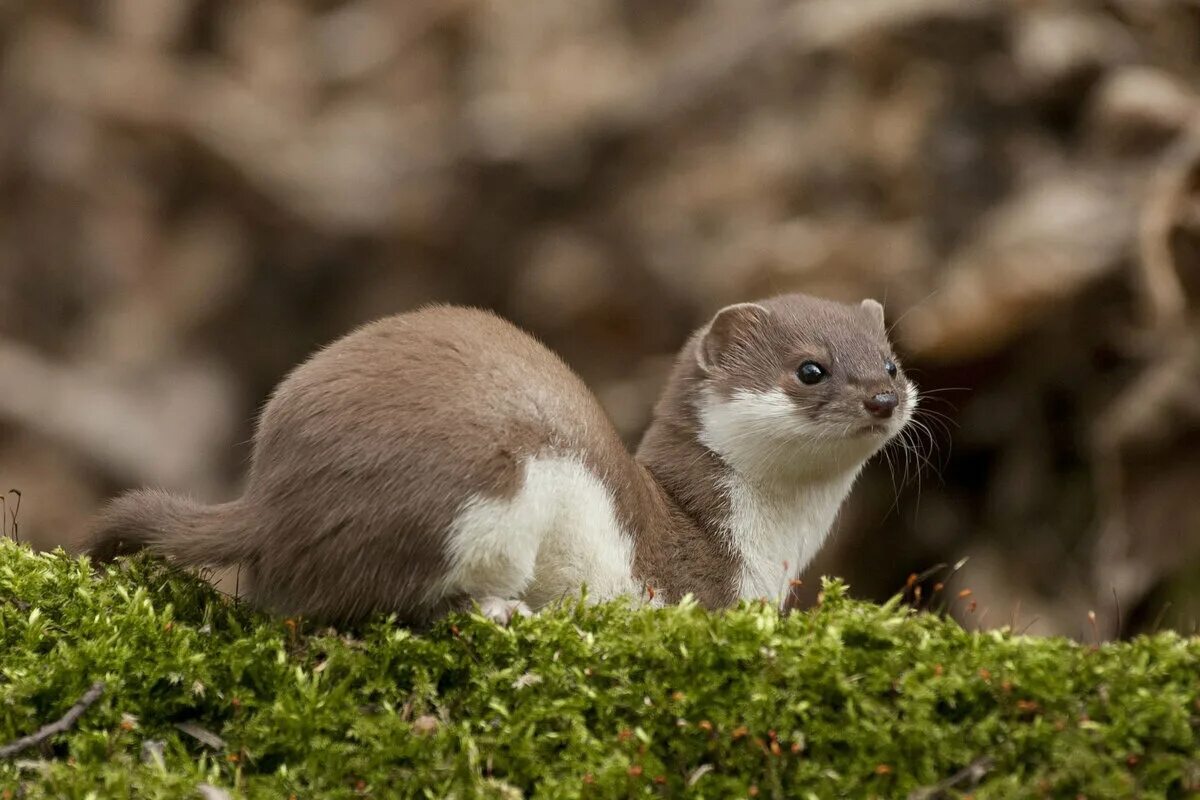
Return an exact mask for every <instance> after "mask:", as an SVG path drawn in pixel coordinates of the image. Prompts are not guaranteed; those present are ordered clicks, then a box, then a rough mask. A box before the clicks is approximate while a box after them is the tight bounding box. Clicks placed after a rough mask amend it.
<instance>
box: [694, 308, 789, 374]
mask: <svg viewBox="0 0 1200 800" xmlns="http://www.w3.org/2000/svg"><path fill="white" fill-rule="evenodd" d="M770 314H771V312H770V311H768V310H767V309H766V308H764V307H763V306H760V305H759V304H758V303H735V304H734V305H731V306H725V307H724V308H722V309H721V310H720V311H718V312H717V315H716V316H715V317H713V319H712V322H710V323H708V327H707V328H705V329H704V333H703V334H701V336H700V346H699V347H698V348H696V361H697V362H698V363H699V364H700V369H702V370H704V371H705V372H711V371H712V370H713V368H714V367H716V366H717V364H718V363H719V362H720V360H721V354H722V353H724V352H725V351H726V350H727V349H728V348H729V344H730V342H732V341H734V340H736V339H738V338H745V337H747V336H749V335H750V332H751V331H752V330H753V329H754V327H755V326H756V325H758V324H760V323H761V322H762V321H763V320H765V319H766V318H767V317H768V316H770Z"/></svg>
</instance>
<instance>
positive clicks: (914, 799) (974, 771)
mask: <svg viewBox="0 0 1200 800" xmlns="http://www.w3.org/2000/svg"><path fill="white" fill-rule="evenodd" d="M995 763H996V759H994V758H992V757H991V756H980V757H979V758H977V759H975V760H974V761H972V762H971V763H970V764H967V765H966V766H965V767H963V768H962V769H960V770H959V771H958V772H956V773H954V774H953V775H951V776H950V777H949V778H946V780H944V781H941V782H939V783H935V784H934V785H933V786H926V787H923V788H921V789H914V790H913V791H912V792H910V793H909V795H908V800H933V798H937V797H942V796H943V795H945V794H946V792H948V791H950V790H951V789H956V788H958V787H959V786H964V785H965V786H977V785H978V784H979V782H980V781H982V780H983V778H984V776H985V775H987V774H988V772H989V771H990V770H991V768H992V766H993V765H995Z"/></svg>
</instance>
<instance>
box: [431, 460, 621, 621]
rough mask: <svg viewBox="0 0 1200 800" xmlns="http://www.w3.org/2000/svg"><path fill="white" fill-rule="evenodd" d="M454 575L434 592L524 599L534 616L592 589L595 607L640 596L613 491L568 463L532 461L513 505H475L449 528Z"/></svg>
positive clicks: (477, 500) (485, 500)
mask: <svg viewBox="0 0 1200 800" xmlns="http://www.w3.org/2000/svg"><path fill="white" fill-rule="evenodd" d="M447 550H448V555H449V561H450V565H451V567H450V571H449V573H448V574H447V575H446V577H445V580H444V582H442V583H441V584H440V586H439V589H440V591H438V592H436V594H439V595H441V596H446V595H451V594H460V593H461V594H467V595H470V596H471V597H475V598H483V597H489V596H491V597H504V598H513V599H515V598H521V599H523V600H524V601H525V602H526V603H528V604H529V605H530V606H531V607H532V608H534V609H535V610H536V609H537V608H539V607H541V606H544V605H546V604H547V603H550V602H553V601H555V600H557V599H559V598H561V597H567V598H570V597H572V596H577V595H578V594H579V590H580V587H581V586H582V585H584V584H586V585H587V590H588V597H589V599H591V600H596V601H599V600H605V599H609V598H612V597H615V596H617V595H621V594H630V595H637V594H639V591H640V587H637V586H635V584H634V581H633V578H632V574H631V572H632V563H633V540H632V539H631V538H630V537H629V535H628V534H626V533H625V532H624V531H623V530H622V529H621V526H620V524H619V522H618V521H617V516H616V510H615V507H614V505H613V501H612V497H611V495H610V494H609V492H608V489H607V488H606V487H605V486H604V484H603V483H601V482H600V480H599V479H598V478H596V476H595V475H593V474H592V473H591V471H589V470H588V469H587V468H586V467H585V466H584V465H583V464H581V463H579V462H578V461H576V460H574V459H570V458H562V457H541V458H532V459H529V460H528V461H526V462H525V464H524V482H523V483H522V485H521V488H520V490H519V491H518V492H517V494H516V495H515V496H514V497H512V498H509V499H496V498H490V497H473V498H471V499H470V500H468V501H467V502H466V503H464V504H463V506H462V508H461V510H460V511H459V513H458V515H457V516H456V517H455V519H454V522H453V523H452V524H451V526H450V531H449V536H448V543H447Z"/></svg>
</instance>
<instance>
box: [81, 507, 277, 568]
mask: <svg viewBox="0 0 1200 800" xmlns="http://www.w3.org/2000/svg"><path fill="white" fill-rule="evenodd" d="M244 518H245V514H244V509H243V506H242V502H241V501H240V500H234V501H233V502H231V503H223V504H220V505H204V504H202V503H197V502H195V501H194V500H189V499H188V498H186V497H180V496H178V495H173V494H170V493H168V492H163V491H159V490H157V489H142V490H138V491H133V492H128V493H126V494H123V495H121V496H120V497H118V498H117V499H115V500H113V501H112V502H111V503H109V504H108V506H107V507H106V508H105V509H104V510H103V511H102V512H101V513H100V515H99V517H98V518H97V520H96V522H95V523H94V524H93V526H92V531H91V536H90V539H88V540H87V552H88V554H89V555H90V556H91V557H92V560H93V561H97V562H104V561H111V560H112V559H114V558H116V557H117V556H122V555H128V554H130V553H136V552H137V551H139V550H143V549H145V550H150V551H151V552H153V553H156V554H158V555H163V556H168V557H170V558H171V559H173V560H174V561H176V562H178V563H180V564H187V565H190V566H223V565H226V564H233V563H235V562H238V561H244V560H246V559H248V558H250V557H251V556H252V555H253V554H254V553H253V547H252V546H251V538H250V536H249V534H250V531H248V530H246V528H245V524H244Z"/></svg>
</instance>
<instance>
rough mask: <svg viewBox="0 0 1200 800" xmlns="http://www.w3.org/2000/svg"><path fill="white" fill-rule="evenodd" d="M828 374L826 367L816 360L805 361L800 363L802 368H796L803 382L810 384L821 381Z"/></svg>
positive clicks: (797, 375) (797, 374)
mask: <svg viewBox="0 0 1200 800" xmlns="http://www.w3.org/2000/svg"><path fill="white" fill-rule="evenodd" d="M828 376H829V373H828V372H826V371H825V368H824V367H822V366H821V365H820V364H818V363H817V362H815V361H805V362H804V363H803V364H801V365H800V369H798V370H796V377H798V378H799V379H800V382H801V383H803V384H806V385H808V386H812V385H813V384H814V383H820V382H821V381H823V380H825V378H827V377H828Z"/></svg>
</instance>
